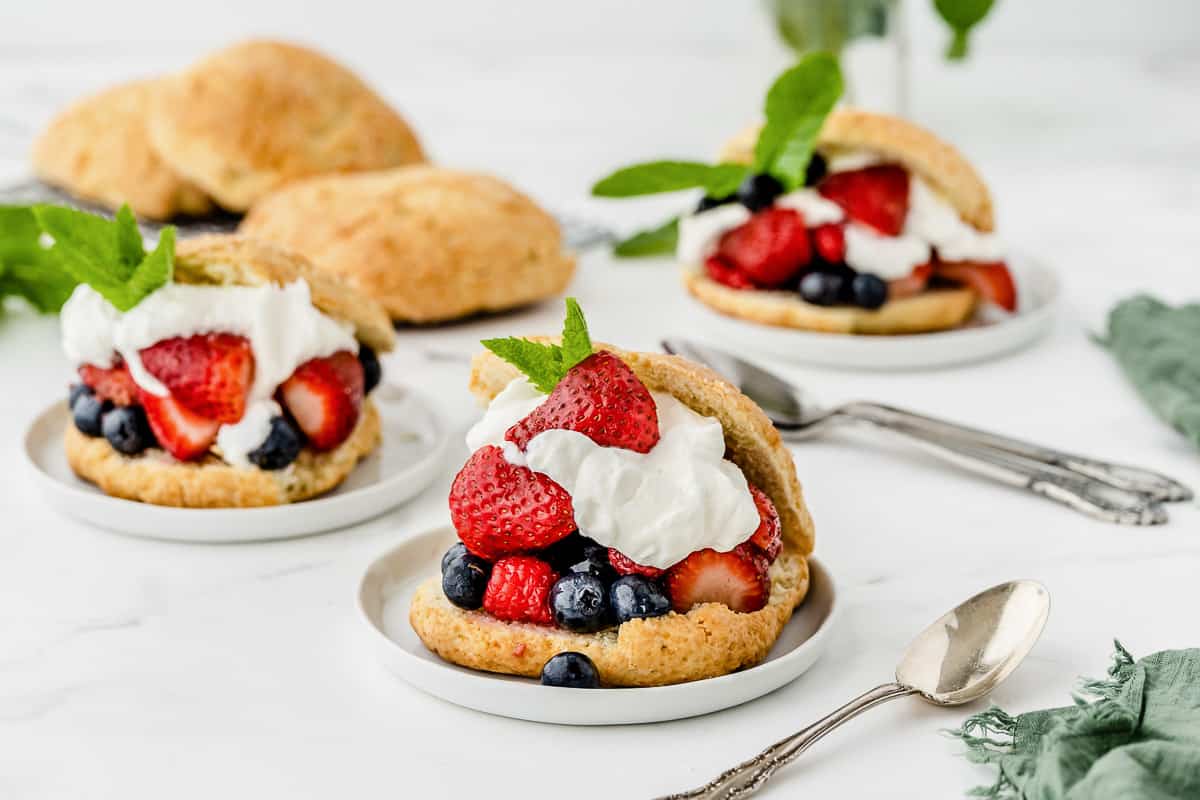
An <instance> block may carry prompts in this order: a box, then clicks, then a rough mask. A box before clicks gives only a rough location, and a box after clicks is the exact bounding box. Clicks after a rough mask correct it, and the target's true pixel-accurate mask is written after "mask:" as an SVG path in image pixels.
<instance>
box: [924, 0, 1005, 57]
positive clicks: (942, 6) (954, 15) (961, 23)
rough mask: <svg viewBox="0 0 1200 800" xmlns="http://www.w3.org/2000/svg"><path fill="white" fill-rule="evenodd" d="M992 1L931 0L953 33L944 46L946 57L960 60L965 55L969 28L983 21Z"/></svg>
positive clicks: (990, 8)
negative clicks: (946, 45)
mask: <svg viewBox="0 0 1200 800" xmlns="http://www.w3.org/2000/svg"><path fill="white" fill-rule="evenodd" d="M994 3H995V0H933V7H934V8H936V9H937V12H938V14H939V15H941V17H942V19H943V20H944V21H945V22H946V24H947V25H949V26H950V30H951V32H952V34H953V35H952V37H951V39H950V44H949V46H948V47H947V48H946V58H948V59H949V60H951V61H961V60H963V59H964V58H966V57H967V42H968V38H969V37H970V33H971V29H972V28H974V27H975V26H976V25H978V24H979V23H980V22H982V21H983V18H984V17H986V16H987V15H988V12H989V11H991V10H992V6H993V5H994Z"/></svg>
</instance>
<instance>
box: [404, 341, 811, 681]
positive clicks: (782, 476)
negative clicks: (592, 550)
mask: <svg viewBox="0 0 1200 800" xmlns="http://www.w3.org/2000/svg"><path fill="white" fill-rule="evenodd" d="M542 341H547V340H545V339H543V340H542ZM598 347H600V348H602V349H605V350H610V351H611V352H613V353H615V354H616V355H618V356H620V358H621V359H622V360H624V361H625V362H626V363H627V364H629V366H630V367H631V368H632V369H633V371H634V372H635V373H636V374H637V376H638V378H639V379H640V380H641V381H642V382H643V383H644V384H645V385H646V386H647V388H649V389H650V390H651V391H659V392H669V393H671V394H672V395H674V396H675V397H676V398H678V399H679V400H680V401H681V402H683V403H684V404H686V405H687V406H689V407H690V408H692V409H693V410H695V411H696V412H698V413H700V414H704V415H706V416H710V417H714V418H716V419H718V420H719V421H720V422H721V425H722V427H723V428H724V430H725V442H726V446H727V448H728V454H729V458H731V459H732V460H733V461H734V463H736V464H737V465H738V466H739V467H740V468H741V469H742V471H743V472H744V473H745V475H746V478H747V480H749V481H750V482H751V483H753V484H755V485H757V486H758V487H759V488H761V489H762V490H763V491H764V492H765V493H766V494H767V495H768V496H769V497H770V498H771V500H772V502H774V504H775V507H776V510H777V511H778V512H779V517H780V522H781V524H782V528H783V540H784V549H783V553H782V554H781V555H780V557H779V559H778V560H777V561H776V562H775V563H774V564H773V565H772V566H771V571H770V578H771V593H770V597H769V599H768V602H767V605H766V606H765V607H764V608H762V609H760V610H759V611H755V612H751V613H738V612H735V611H733V610H731V609H729V608H728V607H727V606H725V605H723V604H720V603H705V604H702V605H699V606H696V607H695V608H693V609H692V610H690V611H689V612H687V613H686V614H677V613H674V612H672V613H670V614H667V615H666V616H663V617H656V618H652V619H639V620H633V621H631V622H627V623H625V624H623V625H621V626H619V627H618V628H616V629H610V630H606V631H601V632H600V633H596V634H577V633H571V632H568V631H563V630H558V629H555V628H548V627H543V626H538V625H528V624H519V623H509V622H503V621H501V620H497V619H495V618H494V617H491V616H489V615H487V614H484V613H481V612H478V611H464V610H463V609H460V608H456V607H455V606H452V605H451V604H450V603H449V602H448V601H447V600H446V599H445V597H444V596H443V595H442V592H441V587H440V583H439V582H438V581H437V579H436V578H434V579H431V580H430V581H429V582H427V583H426V584H424V585H422V587H421V588H420V589H418V591H417V594H416V595H415V597H414V598H413V603H412V607H411V609H410V612H409V621H410V622H411V624H412V626H413V629H414V630H415V631H416V632H417V635H418V636H420V637H421V640H422V641H423V642H424V643H425V644H426V646H427V647H429V648H430V649H431V650H432V651H434V652H435V653H437V654H438V655H440V656H441V657H442V658H445V659H446V660H448V661H452V662H454V663H456V664H461V665H464V666H468V667H473V668H475V669H483V670H490V671H493V672H503V673H510V674H515V675H526V676H530V677H532V676H536V675H538V674H539V672H540V671H541V668H542V665H543V664H544V663H545V662H546V660H547V659H549V658H550V656H552V655H554V654H555V653H559V652H562V651H564V650H575V651H578V652H582V653H585V654H587V655H588V656H589V657H590V658H591V659H592V661H593V662H594V663H595V664H596V666H597V668H598V669H599V671H600V675H601V678H602V679H603V681H604V682H605V683H607V684H609V685H613V686H658V685H664V684H670V683H680V682H683V681H692V680H700V679H702V678H711V677H714V676H717V675H724V674H726V673H729V672H732V671H733V670H736V669H740V668H742V667H748V666H753V665H754V664H756V663H758V662H759V661H761V660H762V659H763V658H765V657H766V655H767V653H768V652H769V651H770V649H771V646H772V645H773V644H774V643H775V640H776V639H777V638H778V637H779V633H780V631H781V630H782V629H783V626H784V625H785V624H787V621H788V620H789V619H790V618H791V615H792V611H793V610H794V609H795V607H796V606H797V605H798V604H799V603H800V602H801V601H802V600H803V599H804V596H805V594H806V593H807V592H808V587H809V574H808V562H807V556H808V554H809V553H811V552H812V547H813V524H812V518H811V517H810V516H809V513H808V508H807V507H806V506H805V504H804V497H803V495H802V493H801V489H800V483H799V481H798V480H797V478H796V470H795V465H794V464H793V461H792V456H791V454H790V453H789V452H788V451H787V449H786V448H784V446H783V443H782V441H781V440H780V438H779V433H778V431H776V430H775V428H774V426H772V425H771V423H770V421H769V420H768V419H767V418H766V415H764V414H763V412H762V410H761V409H760V408H758V406H756V405H755V404H754V403H753V402H752V401H751V400H750V399H749V398H747V397H746V396H745V395H743V394H741V392H739V391H738V390H737V389H736V388H734V387H733V386H732V385H730V384H729V383H727V382H726V381H724V380H722V379H721V378H720V377H719V376H718V375H717V374H716V373H714V372H712V371H711V370H708V369H706V368H704V367H701V366H699V365H697V364H694V363H692V362H689V361H686V360H684V359H681V358H678V357H676V356H667V355H659V354H657V353H634V352H628V351H623V350H618V349H617V348H614V347H611V346H609V345H598ZM517 374H518V373H517V371H516V369H515V368H513V367H512V366H511V365H509V364H507V363H505V362H503V361H501V360H500V359H499V358H497V357H496V356H495V355H493V354H491V353H487V352H485V353H481V354H479V355H478V356H476V357H475V359H474V361H473V363H472V370H471V384H470V385H471V391H472V392H473V393H474V394H475V395H476V397H477V398H479V399H480V400H481V401H483V402H486V401H488V400H490V399H491V398H493V397H495V395H496V394H497V393H498V392H499V391H500V390H501V389H503V388H504V387H505V386H506V385H507V384H508V383H509V381H511V380H512V379H513V378H514V377H516V376H517Z"/></svg>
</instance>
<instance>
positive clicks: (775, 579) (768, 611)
mask: <svg viewBox="0 0 1200 800" xmlns="http://www.w3.org/2000/svg"><path fill="white" fill-rule="evenodd" d="M770 578H771V594H770V597H769V598H768V600H767V605H766V606H764V607H763V608H761V609H760V610H758V611H754V612H750V613H738V612H736V611H733V610H732V609H730V608H729V607H728V606H725V605H723V604H721V603H704V604H702V605H699V606H696V607H695V608H693V609H692V610H691V611H689V612H687V613H686V614H677V613H675V612H671V613H669V614H667V615H666V616H662V617H654V618H651V619H635V620H630V621H629V622H626V623H624V624H623V625H620V626H618V627H616V628H612V629H609V630H604V631H600V632H599V633H590V634H581V633H571V632H570V631H565V630H561V629H558V628H550V627H546V626H542V625H532V624H526V623H515V622H504V621H502V620H498V619H496V618H495V617H492V616H490V615H489V614H486V613H483V612H481V611H465V610H463V609H461V608H458V607H456V606H454V605H451V603H450V601H448V600H447V599H446V596H445V595H444V594H443V593H442V586H441V580H440V578H438V577H436V576H435V577H433V578H430V579H429V580H428V581H426V582H425V583H424V584H422V585H421V586H420V588H418V589H417V592H416V594H415V595H414V596H413V600H412V606H411V608H410V609H409V622H410V623H411V624H412V627H413V630H415V631H416V633H417V635H418V636H420V637H421V641H423V642H424V643H425V646H426V647H428V648H429V649H430V650H432V651H433V652H434V653H436V654H438V655H439V656H441V657H442V658H444V659H446V660H447V661H451V662H453V663H455V664H459V665H461V666H464V667H471V668H473V669H480V670H486V671H488V672H500V673H505V674H509V675H523V676H526V677H530V678H535V677H538V676H539V675H540V674H541V671H542V665H543V664H545V663H546V661H548V660H549V659H550V657H551V656H553V655H555V654H556V653H561V652H564V651H567V650H573V651H576V652H579V653H584V654H585V655H587V656H588V657H589V658H590V659H591V660H592V662H593V663H595V665H596V668H597V669H598V670H599V671H600V678H601V680H602V681H603V683H604V684H605V685H608V686H664V685H667V684H672V683H684V682H686V681H696V680H701V679H703V678H714V677H717V676H718V675H726V674H728V673H730V672H733V671H734V670H737V669H742V668H744V667H751V666H754V665H755V664H757V663H759V662H760V661H762V660H763V659H764V658H766V656H767V653H768V652H770V650H771V647H772V646H773V645H774V644H775V640H776V639H778V638H779V634H780V632H781V631H782V630H783V626H784V625H786V624H787V622H788V620H789V619H791V616H792V611H793V610H794V609H795V608H796V606H797V605H799V604H800V602H801V601H802V600H803V599H804V596H805V595H806V594H807V593H808V586H809V574H808V562H807V561H806V560H805V557H804V556H802V555H800V554H799V553H797V552H795V551H792V550H787V549H785V550H784V552H783V553H782V554H781V555H780V556H779V558H778V559H777V560H776V562H775V563H774V564H772V565H771V572H770Z"/></svg>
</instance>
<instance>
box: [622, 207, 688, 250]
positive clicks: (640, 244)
mask: <svg viewBox="0 0 1200 800" xmlns="http://www.w3.org/2000/svg"><path fill="white" fill-rule="evenodd" d="M678 243H679V217H671V218H670V219H669V220H667V221H666V222H664V223H663V224H662V225H659V226H658V227H657V228H650V229H648V230H644V231H638V232H637V233H635V234H633V235H632V236H630V237H629V238H628V239H622V240H621V241H619V242H617V243H616V244H615V245H614V246H613V254H614V255H617V256H619V257H621V258H640V257H642V256H663V255H670V254H671V253H674V252H675V246H676V245H677V244H678Z"/></svg>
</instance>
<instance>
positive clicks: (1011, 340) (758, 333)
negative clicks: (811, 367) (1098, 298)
mask: <svg viewBox="0 0 1200 800" xmlns="http://www.w3.org/2000/svg"><path fill="white" fill-rule="evenodd" d="M1008 264H1009V268H1010V269H1011V270H1012V272H1013V278H1014V279H1015V280H1016V283H1017V293H1018V300H1019V303H1020V310H1019V311H1018V312H1017V313H1016V314H1012V315H1005V314H1003V312H1001V311H999V310H995V309H993V310H992V313H991V314H989V313H988V312H987V311H984V312H983V313H982V314H978V313H977V314H976V318H975V319H974V320H972V321H971V322H970V323H969V324H968V325H967V326H966V327H963V328H959V329H956V330H950V331H942V332H938V333H921V334H913V335H907V336H856V335H850V334H840V333H816V332H812V331H799V330H793V329H790V328H779V327H774V326H771V325H759V324H756V323H753V322H747V321H745V320H740V319H735V318H733V317H727V316H725V315H724V314H718V313H717V312H716V311H713V310H712V309H710V308H709V307H708V306H706V305H704V304H703V303H701V302H699V301H698V300H695V299H694V298H692V303H693V305H694V306H696V307H697V308H698V309H699V313H700V314H701V315H703V322H702V324H700V325H697V326H696V330H697V331H703V333H700V334H698V335H699V336H701V337H703V338H706V339H709V340H711V341H712V343H713V344H722V343H723V344H725V346H726V347H728V345H729V343H730V342H734V343H736V344H738V345H739V346H741V347H742V348H744V349H745V353H746V354H747V355H753V354H755V353H758V354H761V355H768V356H774V357H776V358H780V359H785V360H787V361H795V362H804V363H809V364H821V365H825V366H832V367H848V368H858V369H920V368H926V367H944V366H949V365H951V364H962V363H967V362H971V361H982V360H984V359H988V358H994V357H996V356H1000V355H1003V354H1005V353H1011V352H1013V351H1015V350H1019V349H1021V348H1022V347H1025V346H1027V345H1029V344H1031V343H1032V342H1034V341H1035V340H1037V339H1038V338H1039V337H1040V336H1042V335H1043V334H1044V333H1046V331H1048V330H1049V329H1050V327H1051V326H1052V325H1053V323H1054V318H1055V316H1056V314H1057V313H1058V300H1059V281H1058V276H1057V275H1055V273H1054V272H1053V270H1051V269H1050V268H1049V267H1047V266H1046V265H1045V264H1042V263H1040V262H1038V261H1035V260H1033V259H1030V258H1029V257H1027V256H1024V255H1019V254H1018V255H1017V256H1014V257H1012V258H1010V259H1009V262H1008ZM689 297H690V296H689ZM1001 316H1003V318H999V317H1001ZM989 317H990V318H989Z"/></svg>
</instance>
